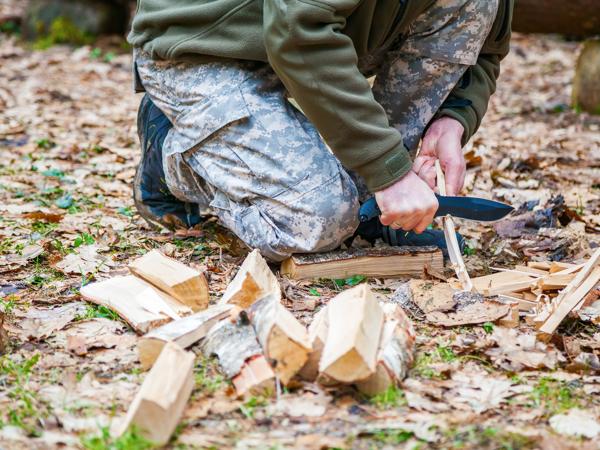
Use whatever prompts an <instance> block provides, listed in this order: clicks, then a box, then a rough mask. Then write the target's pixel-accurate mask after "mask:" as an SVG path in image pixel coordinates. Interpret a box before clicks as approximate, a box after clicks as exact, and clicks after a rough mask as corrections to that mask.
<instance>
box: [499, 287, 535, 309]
mask: <svg viewBox="0 0 600 450" xmlns="http://www.w3.org/2000/svg"><path fill="white" fill-rule="evenodd" d="M520 294H521V293H519V292H509V293H508V294H500V295H498V297H499V298H500V299H501V300H508V301H510V302H513V303H516V304H517V307H518V309H519V311H527V312H530V311H533V310H534V309H535V308H536V306H537V304H538V303H537V302H536V301H532V300H527V299H525V298H522V297H521V296H519V295H520Z"/></svg>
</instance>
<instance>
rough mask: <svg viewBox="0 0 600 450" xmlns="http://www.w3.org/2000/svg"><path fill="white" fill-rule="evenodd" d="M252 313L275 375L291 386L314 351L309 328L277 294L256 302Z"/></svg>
mask: <svg viewBox="0 0 600 450" xmlns="http://www.w3.org/2000/svg"><path fill="white" fill-rule="evenodd" d="M248 314H249V317H250V321H251V322H252V325H253V326H254V330H255V331H256V335H257V337H258V342H259V343H260V344H261V346H262V348H263V351H264V354H265V356H266V357H267V359H268V360H269V361H272V362H273V370H274V371H275V374H276V375H277V376H278V377H279V379H280V380H281V382H282V383H283V384H288V383H289V381H290V380H291V379H292V378H293V377H294V376H295V375H296V374H297V373H298V371H299V370H300V369H301V368H302V366H304V363H305V362H306V360H307V358H308V354H309V352H310V350H311V345H310V341H309V338H308V332H307V330H306V328H305V327H304V325H302V324H301V323H300V322H298V320H297V319H296V318H295V317H294V315H293V314H292V313H291V312H290V311H288V310H287V309H286V308H285V307H284V306H283V305H282V304H281V303H280V297H279V295H276V294H271V295H268V296H266V297H264V298H262V299H260V300H258V301H257V302H255V303H254V304H253V305H252V306H251V307H250V308H249V310H248Z"/></svg>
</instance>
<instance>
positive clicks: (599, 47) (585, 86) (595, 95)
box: [573, 39, 600, 114]
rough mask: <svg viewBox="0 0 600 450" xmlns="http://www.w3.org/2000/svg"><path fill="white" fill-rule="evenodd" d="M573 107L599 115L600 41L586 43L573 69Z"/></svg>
mask: <svg viewBox="0 0 600 450" xmlns="http://www.w3.org/2000/svg"><path fill="white" fill-rule="evenodd" d="M573 106H575V107H576V108H581V110H583V111H586V112H588V113H591V114H600V40H597V39H596V40H590V41H587V42H586V43H585V44H584V46H583V50H582V51H581V54H580V55H579V60H578V61H577V68H576V69H575V79H574V80H573Z"/></svg>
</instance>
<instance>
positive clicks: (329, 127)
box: [128, 0, 514, 191]
mask: <svg viewBox="0 0 600 450" xmlns="http://www.w3.org/2000/svg"><path fill="white" fill-rule="evenodd" d="M513 2H514V0H500V6H499V10H498V11H499V12H498V15H497V17H496V20H495V23H494V25H493V28H492V31H491V33H490V35H489V37H488V39H487V40H486V43H485V45H484V48H483V50H482V52H481V54H480V56H479V59H478V61H477V64H476V65H475V66H472V67H470V68H469V70H468V71H467V72H466V74H465V76H463V78H462V80H461V82H460V83H459V85H458V86H457V87H456V88H455V89H454V90H453V92H452V94H451V95H450V97H449V98H448V99H447V100H446V102H445V103H444V105H443V106H442V107H441V108H440V110H439V111H438V116H442V115H444V116H450V117H454V118H455V119H457V120H459V121H460V122H461V124H462V125H463V126H464V128H465V133H464V136H463V141H464V142H466V141H468V140H469V139H470V137H471V136H472V135H473V134H474V133H475V131H476V130H477V128H478V126H479V124H480V122H481V119H482V117H483V115H484V114H485V112H486V109H487V104H488V101H489V98H490V96H491V95H492V94H493V92H494V90H495V87H496V79H497V77H498V74H499V63H500V60H501V59H502V58H504V56H506V54H507V53H508V50H509V40H510V23H511V18H512V7H513ZM433 3H434V0H176V1H175V0H138V7H137V12H136V15H135V17H134V20H133V26H132V31H131V33H130V34H129V37H128V40H129V42H130V43H131V44H132V45H133V46H135V47H140V48H143V49H144V50H145V51H147V52H149V53H150V54H151V56H152V57H153V58H154V59H166V60H186V59H203V58H205V59H206V58H211V57H219V58H222V57H225V58H236V59H249V60H257V61H265V62H269V63H270V65H271V66H272V67H273V69H274V70H275V72H276V73H277V75H278V76H279V78H280V79H281V80H282V82H283V84H284V85H285V87H286V88H287V89H288V91H289V92H290V94H291V95H292V96H293V97H294V98H295V100H296V101H297V102H298V104H299V105H300V107H301V108H302V110H303V111H304V113H305V114H306V116H307V117H308V118H309V119H310V120H311V121H312V123H313V124H314V125H315V126H316V127H317V129H318V130H319V132H320V133H321V135H322V136H323V138H324V139H325V141H326V142H327V144H328V145H329V146H330V147H331V149H332V150H333V152H334V153H335V155H336V156H337V157H338V158H339V160H340V161H341V162H342V164H343V165H344V166H345V167H347V168H349V169H353V170H355V171H356V172H358V173H359V174H360V175H362V176H363V177H364V179H365V181H366V183H367V186H368V187H369V189H370V190H371V191H377V190H380V189H383V188H385V187H387V186H389V185H390V184H392V183H394V182H395V181H396V180H398V179H400V178H401V177H403V176H404V175H405V174H406V173H407V172H408V171H409V170H410V168H411V164H412V162H411V159H410V156H409V154H408V152H407V150H406V148H405V147H404V145H403V143H402V136H401V135H400V133H399V132H398V131H397V130H396V129H394V128H392V127H391V126H390V125H389V123H388V118H387V116H386V113H385V111H384V110H383V108H382V107H381V105H380V104H379V103H378V102H377V101H375V99H374V98H373V94H372V93H371V89H370V87H369V84H368V82H367V80H366V78H365V76H364V75H363V74H361V73H360V71H359V69H358V67H357V62H358V58H360V57H361V56H364V55H366V54H369V53H371V52H374V51H376V50H377V49H380V48H387V47H388V46H389V44H390V43H391V42H393V41H394V40H396V39H397V38H398V37H400V36H401V35H402V34H404V33H406V32H407V30H408V27H409V25H410V24H411V23H412V22H413V21H414V20H415V19H416V18H417V17H418V16H419V14H421V13H422V12H424V11H425V10H427V8H429V7H430V6H431V5H432V4H433Z"/></svg>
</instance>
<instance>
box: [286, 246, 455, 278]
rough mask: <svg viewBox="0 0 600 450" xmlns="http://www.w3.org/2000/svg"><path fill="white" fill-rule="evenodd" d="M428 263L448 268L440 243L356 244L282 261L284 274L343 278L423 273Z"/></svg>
mask: <svg viewBox="0 0 600 450" xmlns="http://www.w3.org/2000/svg"><path fill="white" fill-rule="evenodd" d="M426 266H430V267H432V268H433V269H434V270H442V269H443V268H444V258H443V256H442V252H441V251H440V250H439V249H438V248H436V247H377V248H367V249H364V248H360V249H358V248H356V249H355V248H352V249H349V250H342V251H334V252H328V253H320V254H306V255H293V256H292V257H291V258H289V259H286V260H285V261H284V262H283V263H282V264H281V274H282V275H287V276H288V277H290V278H293V279H308V278H333V279H343V278H349V277H351V276H354V275H364V276H367V277H375V278H387V277H390V278H391V277H398V276H403V275H408V276H420V275H421V274H422V273H423V270H424V268H425V267H426Z"/></svg>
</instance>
